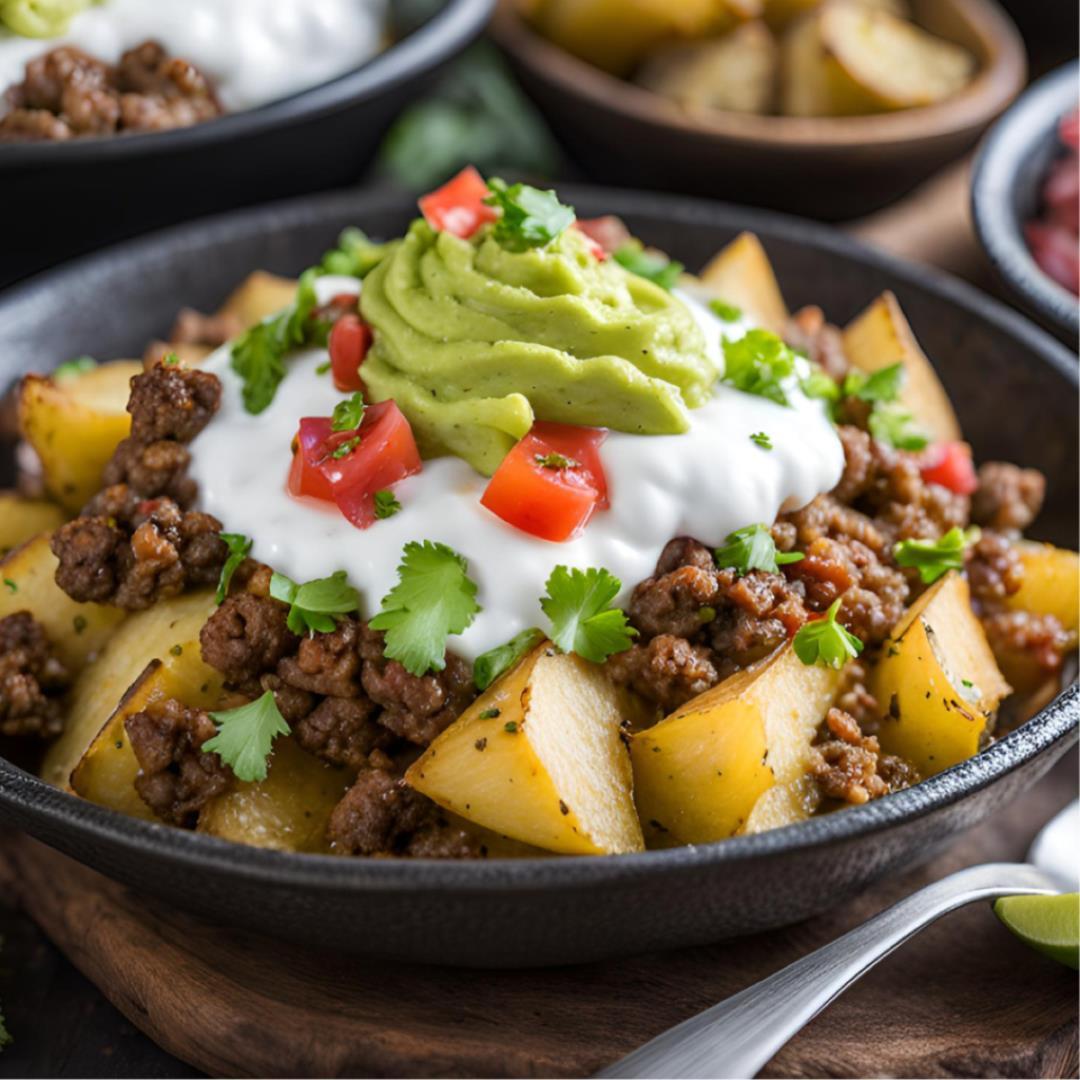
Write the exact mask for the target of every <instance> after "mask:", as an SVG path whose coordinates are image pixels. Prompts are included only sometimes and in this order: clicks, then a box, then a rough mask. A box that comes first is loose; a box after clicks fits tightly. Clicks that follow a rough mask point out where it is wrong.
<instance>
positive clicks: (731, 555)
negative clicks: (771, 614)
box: [715, 524, 803, 574]
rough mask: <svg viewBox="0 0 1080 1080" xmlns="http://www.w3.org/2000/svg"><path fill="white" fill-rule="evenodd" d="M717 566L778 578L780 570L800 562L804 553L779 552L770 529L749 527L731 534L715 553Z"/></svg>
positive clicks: (766, 527) (740, 572)
mask: <svg viewBox="0 0 1080 1080" xmlns="http://www.w3.org/2000/svg"><path fill="white" fill-rule="evenodd" d="M715 556H716V565H717V566H719V567H721V568H722V569H731V570H736V571H738V573H739V574H748V573H749V572H750V571H751V570H764V571H765V572H766V573H769V574H778V573H779V572H780V567H781V566H785V565H786V564H787V563H793V562H798V561H799V560H800V559H802V558H803V553H802V552H801V551H787V552H785V551H777V550H776V542H775V541H774V540H773V538H772V533H771V532H770V531H769V527H768V526H767V525H760V524H759V525H747V526H745V527H744V528H742V529H736V530H735V531H734V532H733V533H730V534H729V535H728V537H727V539H726V540H725V541H724V546H723V547H719V548H717V549H716V552H715Z"/></svg>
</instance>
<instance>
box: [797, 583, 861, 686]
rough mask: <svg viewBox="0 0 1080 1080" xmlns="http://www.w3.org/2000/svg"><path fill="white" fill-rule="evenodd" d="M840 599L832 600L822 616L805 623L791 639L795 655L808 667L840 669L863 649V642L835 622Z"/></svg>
mask: <svg viewBox="0 0 1080 1080" xmlns="http://www.w3.org/2000/svg"><path fill="white" fill-rule="evenodd" d="M840 600H841V598H840V597H837V598H836V599H835V600H834V601H833V603H832V606H831V607H830V608H829V610H828V611H827V612H826V613H825V617H824V618H822V619H815V620H814V621H813V622H808V623H804V624H803V625H802V626H801V627H800V628H799V631H798V633H797V634H796V635H795V637H794V638H793V639H792V641H791V647H792V648H793V649H794V650H795V655H796V656H797V657H798V658H799V659H800V660H801V661H802V662H803V663H804V664H806V665H807V666H808V667H809V666H810V665H811V664H820V665H821V666H822V667H831V668H836V669H839V668H842V667H843V666H844V665H845V664H846V663H847V662H848V661H849V660H854V659H855V657H856V656H858V655H859V653H861V652H862V650H863V643H862V642H861V641H860V640H859V639H858V638H857V637H856V636H855V635H854V634H852V633H851V632H850V631H848V630H846V629H845V628H844V627H843V626H841V625H840V623H838V622H837V621H836V614H837V612H838V611H839V610H840Z"/></svg>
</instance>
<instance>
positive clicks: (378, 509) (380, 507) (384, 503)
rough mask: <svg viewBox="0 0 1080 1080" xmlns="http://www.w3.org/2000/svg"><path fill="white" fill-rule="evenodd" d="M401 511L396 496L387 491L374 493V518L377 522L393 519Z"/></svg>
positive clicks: (386, 489)
mask: <svg viewBox="0 0 1080 1080" xmlns="http://www.w3.org/2000/svg"><path fill="white" fill-rule="evenodd" d="M400 509H401V503H399V502H398V498H397V496H396V495H395V494H394V493H393V492H392V491H391V490H390V489H389V488H383V490H382V491H376V492H375V516H376V517H377V518H379V520H380V521H381V520H383V519H384V518H388V517H393V516H394V515H395V514H396V513H397V512H398V511H399V510H400Z"/></svg>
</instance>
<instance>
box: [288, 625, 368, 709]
mask: <svg viewBox="0 0 1080 1080" xmlns="http://www.w3.org/2000/svg"><path fill="white" fill-rule="evenodd" d="M359 648H360V625H359V623H357V621H356V620H355V619H349V618H343V619H340V620H339V621H338V624H337V626H336V627H335V629H334V630H333V631H332V632H331V633H329V634H313V635H311V636H310V637H305V638H303V639H302V640H301V641H300V647H299V649H298V650H297V653H296V655H295V656H287V657H285V658H284V659H283V660H282V661H281V663H280V664H278V669H277V670H278V675H280V676H281V678H282V679H284V681H285V682H287V683H288V684H289V685H290V686H297V687H299V688H300V689H302V690H308V691H310V692H311V693H313V694H322V695H325V696H328V697H339V698H354V697H357V696H358V695H359V694H360V684H359V674H360V651H359Z"/></svg>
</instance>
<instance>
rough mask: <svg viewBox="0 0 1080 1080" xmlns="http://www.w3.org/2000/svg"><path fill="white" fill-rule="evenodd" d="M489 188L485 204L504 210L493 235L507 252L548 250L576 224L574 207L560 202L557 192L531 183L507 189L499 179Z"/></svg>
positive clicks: (511, 186) (489, 182)
mask: <svg viewBox="0 0 1080 1080" xmlns="http://www.w3.org/2000/svg"><path fill="white" fill-rule="evenodd" d="M488 189H489V190H490V191H491V194H490V195H489V196H488V197H487V198H486V199H485V200H484V202H486V203H487V204H488V206H495V207H498V208H499V209H500V210H501V211H502V214H501V216H500V217H499V219H498V220H497V221H496V222H495V225H494V227H493V229H492V235H493V236H494V237H495V239H496V241H497V242H498V244H499V246H500V247H503V248H505V249H506V250H507V251H514V252H519V253H520V252H522V251H527V250H528V249H529V248H540V247H546V246H547V245H548V244H550V243H551V242H552V240H555V239H557V238H558V237H560V236H561V235H562V234H563V233H564V232H566V230H567V229H569V228H570V226H571V225H573V223H574V208H573V207H572V206H564V205H563V204H562V203H561V202H559V197H558V195H556V194H555V192H554V191H541V190H540V189H539V188H534V187H530V186H529V185H528V184H511V185H509V186H508V185H507V183H506V181H505V180H500V179H498V178H497V177H496V178H494V179H492V180H489V181H488Z"/></svg>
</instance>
